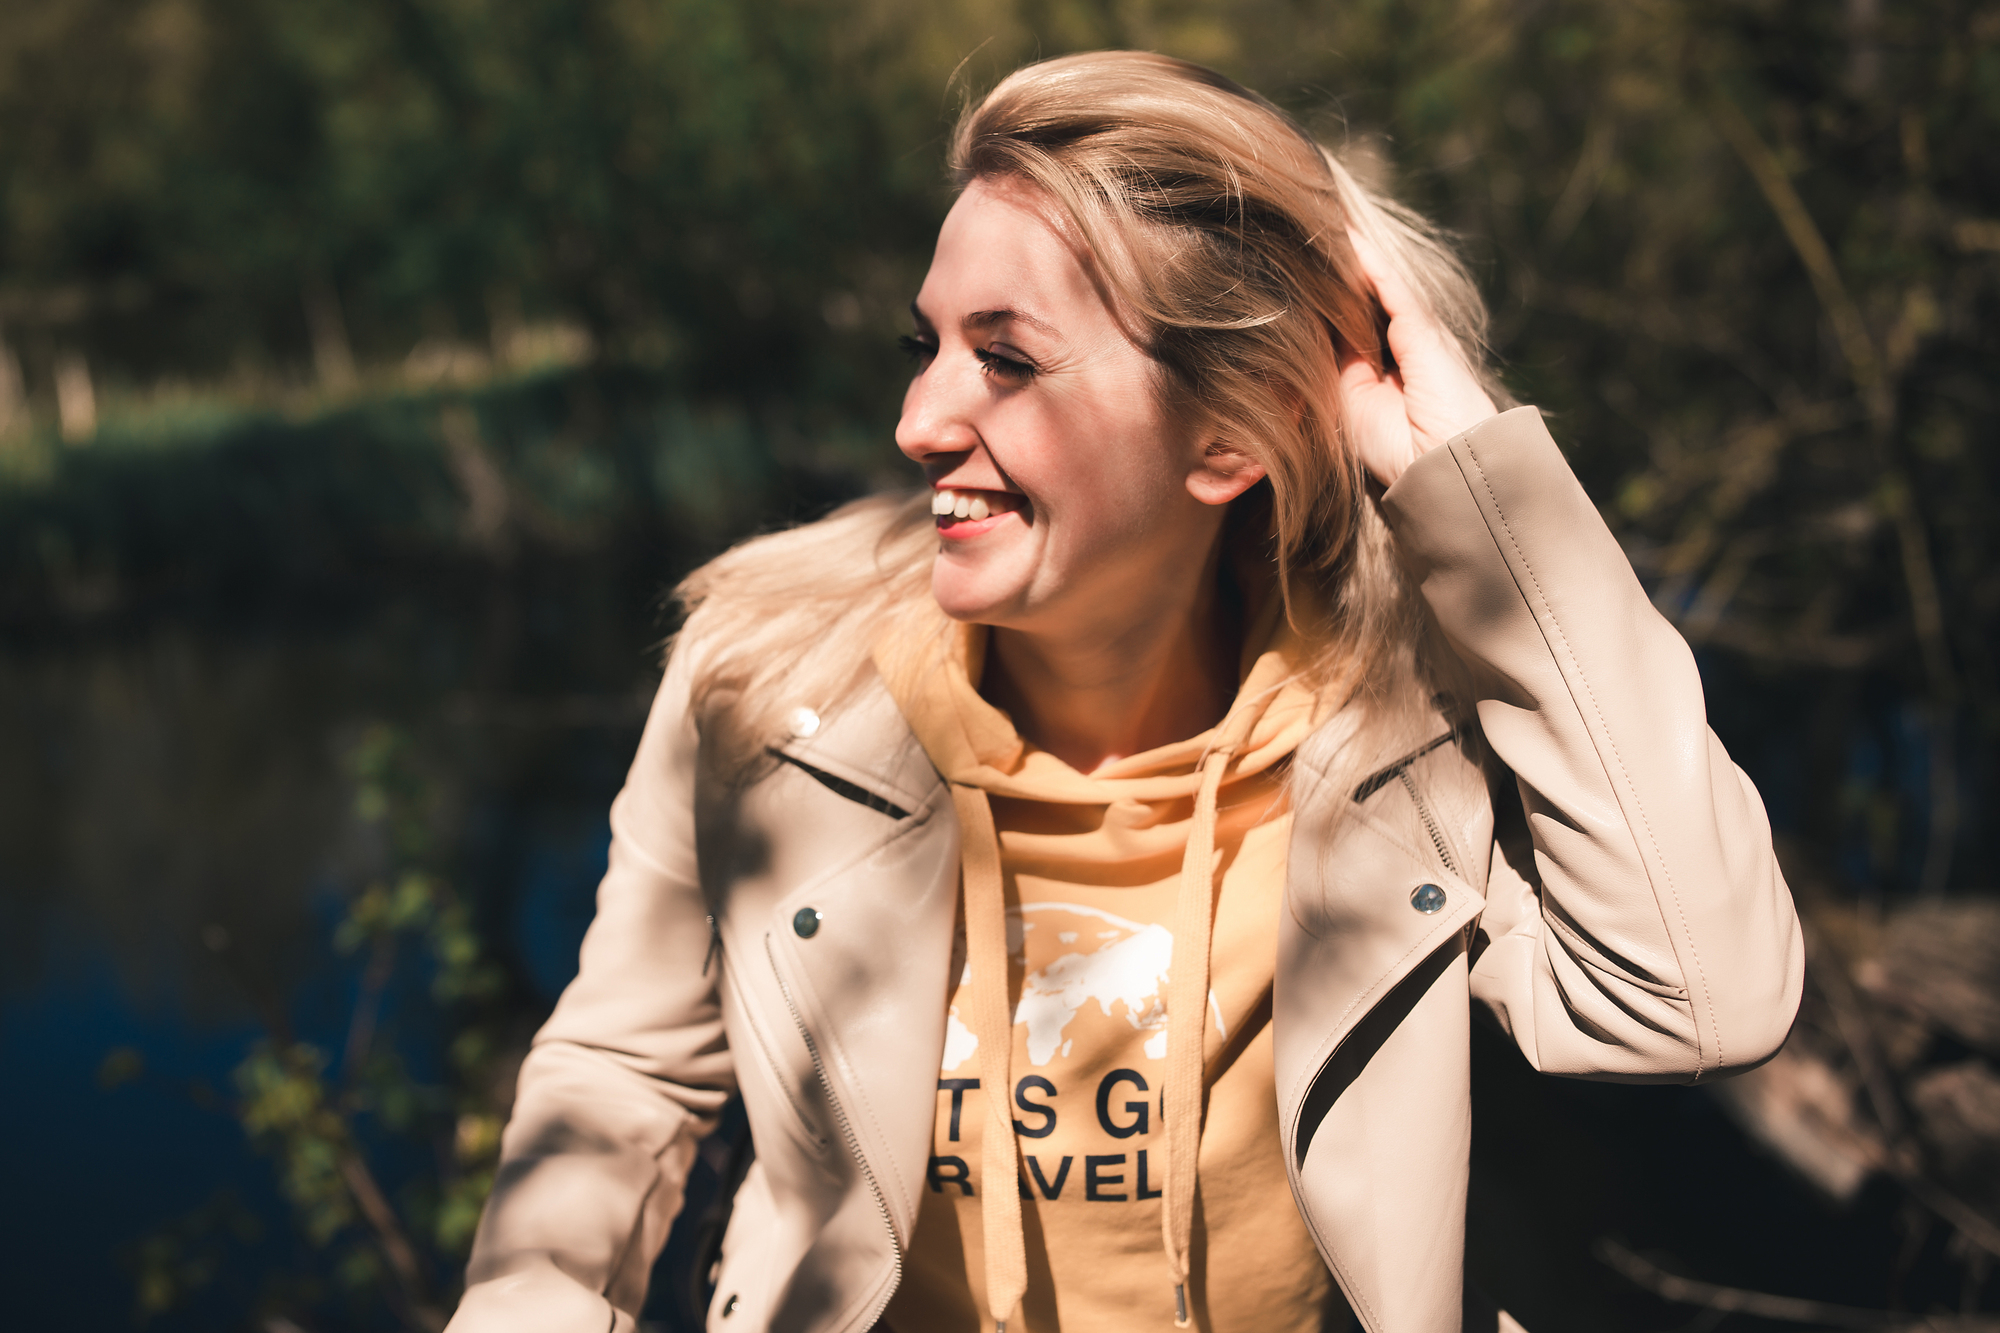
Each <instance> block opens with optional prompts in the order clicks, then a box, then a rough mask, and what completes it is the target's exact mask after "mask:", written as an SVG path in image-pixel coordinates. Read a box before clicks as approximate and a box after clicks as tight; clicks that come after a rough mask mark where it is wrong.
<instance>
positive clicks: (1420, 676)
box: [678, 51, 1504, 767]
mask: <svg viewBox="0 0 2000 1333" xmlns="http://www.w3.org/2000/svg"><path fill="white" fill-rule="evenodd" d="M951 170H952V174H953V177H954V179H955V180H956V182H957V184H958V186H959V187H960V188H961V189H962V188H964V186H966V185H967V184H969V183H970V182H972V181H974V180H977V179H982V178H988V179H1006V180H1010V181H1014V182H1018V183H1021V184H1024V185H1027V186H1029V187H1032V188H1033V189H1034V190H1036V191H1038V192H1039V193H1040V195H1042V196H1043V197H1045V198H1046V199H1047V200H1048V201H1049V202H1050V203H1052V204H1053V206H1054V210H1055V214H1056V220H1057V221H1058V222H1059V223H1060V224H1062V225H1064V226H1066V228H1067V229H1068V230H1069V231H1070V232H1071V233H1072V234H1073V236H1074V237H1075V238H1076V240H1077V241H1078V242H1079V243H1080V245H1081V248H1082V250H1083V252H1084V253H1085V255H1086V256H1087V258H1088V260H1089V262H1090V263H1091V265H1092V266H1093V270H1094V275H1095V276H1096V278H1097V280H1098V281H1099V282H1100V283H1101V284H1102V286H1103V288H1104V290H1105V292H1106V294H1107V297H1108V298H1109V300H1110V303H1111V305H1112V308H1113V310H1114V311H1115V312H1116V313H1117V314H1118V316H1119V317H1120V319H1121V320H1122V321H1123V322H1124V323H1125V324H1126V326H1127V331H1128V333H1129V334H1130V335H1131V336H1132V337H1133V338H1134V341H1135V342H1136V343H1137V344H1138V345H1139V346H1140V347H1142V348H1143V349H1144V350H1146V351H1147V352H1148V353H1149V354H1150V355H1151V356H1152V357H1153V358H1154V359H1155V360H1156V361H1157V362H1158V363H1159V365H1160V367H1161V369H1162V372H1163V374H1162V384H1163V389H1162V391H1163V393H1164V394H1166V395H1167V396H1168V398H1169V399H1170V401H1171V402H1172V403H1173V405H1174V406H1176V407H1177V408H1178V409H1180V410H1182V411H1187V412H1192V413H1196V414H1198V417H1199V419H1200V420H1201V421H1202V422H1203V424H1204V427H1205V428H1206V429H1208V430H1211V431H1213V432H1215V433H1216V435H1217V436H1218V437H1219V438H1221V439H1224V440H1226V441H1227V442H1229V443H1230V444H1232V445H1234V446H1235V447H1236V448H1238V449H1241V450H1242V451H1243V452H1245V453H1247V454H1249V455H1250V456H1252V457H1254V458H1255V459H1257V461H1259V462H1261V463H1262V464H1263V465H1264V467H1265V469H1266V475H1267V478H1268V484H1267V485H1260V486H1258V487H1257V488H1255V490H1254V491H1253V492H1252V493H1251V494H1249V495H1246V496H1244V497H1242V498H1241V499H1239V500H1237V501H1236V502H1235V505H1236V507H1237V508H1238V509H1239V510H1241V511H1243V513H1242V514H1241V515H1240V517H1242V518H1246V519H1248V520H1249V522H1248V523H1247V524H1245V523H1242V522H1235V523H1232V525H1231V526H1232V537H1231V540H1232V541H1233V542H1235V543H1236V544H1237V547H1238V549H1237V551H1236V552H1235V553H1234V554H1235V556H1236V558H1237V559H1238V560H1241V559H1243V558H1245V557H1246V556H1247V557H1248V558H1251V559H1253V560H1259V561H1262V562H1266V563H1267V565H1268V566H1269V567H1270V568H1271V569H1272V570H1273V572H1274V574H1275V577H1276V579H1277V585H1278V588H1279V590H1280V592H1281V593H1282V595H1283V596H1284V599H1285V604H1286V607H1287V609H1288V612H1289V613H1290V614H1291V615H1292V616H1293V623H1294V625H1295V626H1296V627H1297V628H1298V630H1299V631H1300V633H1301V635H1302V637H1303V639H1304V641H1305V642H1306V643H1307V645H1309V648H1310V657H1309V660H1308V661H1307V662H1305V663H1303V664H1301V665H1302V670H1303V671H1304V673H1305V674H1306V675H1307V676H1308V677H1309V679H1310V682H1311V683H1312V684H1313V685H1314V686H1315V687H1317V688H1319V689H1321V690H1322V691H1324V692H1327V694H1328V695H1329V696H1330V699H1329V701H1330V702H1335V703H1340V702H1351V703H1356V704H1360V705H1362V706H1363V711H1364V715H1365V717H1364V721H1365V722H1366V725H1364V726H1362V727H1359V728H1347V729H1343V730H1344V731H1345V732H1346V734H1348V735H1349V736H1350V738H1351V739H1353V740H1365V741H1366V742H1367V743H1364V744H1361V745H1358V746H1357V745H1353V744H1349V745H1347V746H1344V747H1343V748H1344V749H1347V750H1349V751H1351V752H1352V755H1353V759H1352V762H1353V764H1354V765H1356V766H1357V767H1359V766H1365V765H1366V764H1367V763H1369V762H1373V761H1374V760H1376V759H1379V758H1380V757H1382V756H1383V755H1384V754H1386V753H1388V752H1390V751H1393V750H1394V748H1395V747H1396V746H1397V745H1399V744H1402V743H1404V742H1406V741H1409V740H1411V739H1412V738H1413V737H1414V732H1413V731H1412V728H1414V727H1417V726H1421V725H1422V720H1423V719H1424V718H1426V717H1427V716H1428V715H1429V712H1430V710H1429V708H1428V707H1426V706H1425V705H1426V704H1427V703H1428V702H1429V699H1430V696H1431V693H1432V691H1433V690H1434V689H1436V688H1438V686H1439V684H1440V681H1439V680H1438V676H1439V672H1440V670H1441V669H1442V664H1443V663H1444V662H1446V661H1447V660H1448V655H1445V654H1438V653H1434V652H1430V651H1426V650H1425V641H1426V640H1427V639H1428V638H1429V632H1428V628H1427V627H1428V617H1427V616H1426V615H1425V614H1424V613H1423V610H1422V607H1421V602H1420V600H1419V599H1418V598H1417V597H1416V596H1415V594H1414V592H1413V590H1412V589H1411V588H1410V587H1409V586H1408V583H1407V580H1406V579H1405V578H1404V577H1403V576H1402V574H1401V572H1400V570H1399V569H1398V567H1397V564H1396V562H1395V560H1394V558H1393V551H1392V548H1391V544H1390V537H1389V533H1388V530H1387V528H1386V526H1385V525H1384V523H1383V521H1382V519H1381V516H1380V515H1379V513H1378V512H1377V511H1376V508H1375V506H1374V504H1373V503H1372V502H1371V501H1370V499H1369V496H1368V489H1367V487H1368V482H1367V478H1366V476H1365V474H1364V471H1363V469H1362V466H1361V463H1360V460H1359V457H1358V455H1357V454H1356V452H1355V451H1354V450H1353V449H1352V448H1350V447H1349V446H1348V443H1347V440H1346V437H1345V431H1344V419H1343V414H1342V405H1341V396H1340V389H1339V378H1338V376H1339V371H1338V363H1337V360H1336V352H1338V353H1339V354H1341V355H1359V356H1363V357H1368V358H1371V359H1380V358H1382V357H1384V356H1385V355H1386V350H1385V348H1384V346H1383V343H1382V338H1381V331H1382V328H1383V327H1384V324H1385V320H1386V317H1385V316H1384V315H1383V313H1382V311H1381V308H1380V306H1379V305H1378V304H1377V303H1376V301H1375V300H1374V298H1373V296H1372V294H1371V293H1370V292H1369V291H1368V288H1367V285H1366V282H1365V279H1364V278H1363V276H1362V272H1361V268H1360V264H1359V262H1358V261H1357V259H1356V257H1355V251H1354V245H1353V241H1352V240H1351V235H1358V236H1360V237H1361V238H1363V239H1364V240H1366V241H1367V242H1368V243H1369V244H1371V245H1372V246H1373V247H1374V249H1375V250H1376V251H1377V252H1378V253H1379V254H1380V255H1382V256H1383V257H1384V259H1385V261H1386V262H1387V263H1388V264H1389V265H1390V266H1391V267H1393V268H1394V269H1395V270H1396V271H1397V272H1398V273H1400V274H1401V275H1402V277H1403V278H1404V279H1405V281H1406V282H1408V283H1409V285H1410V286H1411V288H1412V289H1413V290H1415V291H1416V292H1417V294H1418V295H1419V297H1420V298H1421V299H1422V300H1423V301H1424V302H1425V303H1426V304H1427V306H1428V307H1429V309H1430V311H1431V313H1432V315H1433V317H1434V318H1436V319H1437V320H1438V321H1439V322H1440V323H1441V324H1442V325H1443V327H1444V328H1445V330H1446V331H1447V332H1448V333H1449V334H1450V335H1451V336H1452V337H1453V339H1454V340H1455V342H1456V344H1457V346H1458V348H1459V349H1460V351H1461V353H1462V354H1463V356H1464V359H1465V362H1466V364H1467V365H1468V366H1469V367H1471V368H1473V369H1474V370H1475V371H1476V372H1478V373H1481V374H1482V376H1484V377H1485V378H1486V379H1487V380H1488V382H1489V385H1490V386H1491V387H1493V388H1494V389H1495V390H1496V391H1497V387H1498V386H1497V385H1492V384H1491V377H1490V375H1486V374H1485V371H1484V357H1483V346H1484V344H1483V335H1484V331H1485V320H1486V312H1485V307H1484V304H1483V303H1482V302H1481V300H1480V298H1479V294H1478V290H1477V288H1476V287H1475V286H1474V284H1473V282H1472V279H1471V277H1470V275H1469V274H1468V273H1467V271H1466V269H1465V267H1464V265H1463V264H1462V263H1461V262H1460V261H1459V259H1458V257H1457V256H1456V255H1455V254H1454V253H1453V251H1452V250H1451V248H1450V247H1449V245H1447V244H1446V242H1445V240H1444V239H1443V237H1442V236H1441V235H1440V234H1439V232H1438V231H1437V229H1435V228H1434V227H1432V226H1431V225H1430V224H1428V223H1427V222H1426V221H1425V220H1424V219H1423V218H1421V217H1419V216H1418V215H1417V214H1416V213H1414V212H1412V211H1411V210H1410V209H1408V208H1405V207H1403V206H1402V205H1400V204H1398V203H1396V202H1394V201H1392V200H1390V199H1387V198H1385V197H1383V196H1382V195H1380V194H1378V193H1376V192H1374V191H1372V190H1370V189H1369V188H1368V187H1366V186H1365V185H1363V184H1362V183H1361V182H1360V181H1358V180H1356V179H1355V177H1354V175H1353V174H1352V173H1351V172H1349V171H1348V170H1347V168H1346V167H1345V166H1343V165H1342V163H1341V161H1340V159H1339V157H1338V156H1337V155H1335V154H1334V153H1333V152H1331V151H1329V150H1327V149H1325V148H1323V147H1321V146H1320V145H1319V144H1317V143H1315V142H1314V141H1313V139H1312V137H1311V136H1310V135H1309V134H1307V133H1306V131H1305V130H1304V129H1303V128H1301V127H1300V125H1299V124H1298V123H1297V122H1296V121H1294V120H1293V119H1291V118H1290V117H1289V116H1287V115H1285V113H1284V112H1282V111H1280V110H1278V108H1276V107H1275V106H1273V105H1272V104H1271V103H1269V102H1267V101H1265V100H1264V99H1263V98H1261V97H1259V96H1257V95H1256V94H1255V93H1252V92H1250V91H1249V90H1248V89H1246V88H1243V87H1241V86H1240V85H1238V84H1236V83H1234V82H1232V81H1231V80H1229V79H1227V78H1224V77H1223V76H1222V75H1220V74H1217V73H1215V72H1214V71H1212V70H1208V69H1204V68H1202V67H1201V66H1198V65H1193V64H1189V63H1188V62H1186V61H1181V60H1175V59H1172V58H1170V57H1167V56H1161V55H1153V54H1149V53H1145V52H1133V51H1104V52H1095V53H1091V54H1086V55H1075V56H1065V57H1062V58H1059V59H1055V60H1049V61H1044V62H1042V63H1039V64H1034V65H1029V66H1026V67H1025V68H1022V69H1020V70H1017V71H1015V72H1014V73H1013V74H1012V75H1010V76H1008V78H1006V79H1005V80H1003V81H1002V82H1001V83H1000V84H999V86H998V87H996V88H994V89H993V90H992V92H990V93H989V94H987V96H986V97H985V98H984V99H983V100H982V101H980V102H979V103H978V104H977V105H975V106H972V107H970V108H969V109H968V110H967V111H966V113H965V114H964V115H963V116H962V117H961V118H960V121H959V124H958V128H957V130H956V132H955V134H954V135H953V139H952V148H951ZM1496 397H1504V395H1500V394H1498V393H1497V392H1496ZM925 498H927V497H925ZM1233 517H1237V516H1233ZM1246 527H1247V528H1248V531H1245V529H1246ZM935 549H936V546H935V539H934V534H933V530H932V522H931V519H930V515H929V509H928V506H927V505H925V504H924V503H923V502H922V501H921V500H919V501H916V502H910V501H900V502H899V501H894V500H889V499H880V498H878V499H874V500H866V501H862V502H859V503H858V504H856V505H851V506H849V507H847V508H845V509H843V510H841V511H839V512H838V513H836V514H834V515H833V516H832V517H830V518H828V519H825V520H823V521H822V522H820V523H817V524H813V525H810V526H808V527H804V528H799V529H795V530H793V531H790V532H784V533H779V534H776V535H773V536H768V537H761V538H758V539H755V540H753V541H751V542H748V543H746V544H744V545H742V546H740V547H737V548H736V549H735V550H733V551H730V552H729V553H727V554H726V555H723V556H722V557H720V558H719V559H717V560H715V561H713V562H711V563H710V564H708V565H706V566H704V567H703V568H702V569H700V570H697V571H696V572H695V573H694V574H692V575H690V576H689V577H688V579H687V580H686V581H685V582H683V583H682V584H681V586H680V588H679V590H678V595H679V596H680V598H681V600H682V601H683V603H684V604H685V605H686V606H687V607H688V609H689V616H688V619H687V622H686V626H685V628H684V630H683V632H682V635H681V641H682V642H683V643H684V644H687V645H690V646H693V647H695V650H696V651H697V652H699V654H700V657H699V660H698V664H697V666H696V669H695V677H694V678H695V696H696V705H697V709H698V713H699V714H700V715H701V716H703V717H704V718H705V719H709V720H710V722H711V725H719V726H720V727H721V728H722V733H723V734H722V739H723V742H724V744H723V746H722V749H723V751H724V752H726V754H727V755H728V756H729V757H728V758H727V759H726V760H725V762H726V763H730V764H732V765H741V764H743V763H746V762H748V761H751V760H753V759H754V757H755V756H756V755H757V754H759V753H761V750H762V747H763V745H764V744H766V743H767V742H768V739H769V738H770V737H772V736H775V735H776V734H777V724H778V721H779V719H780V718H781V717H782V716H783V715H784V713H785V712H786V711H787V710H788V709H790V708H792V707H794V706H796V705H797V704H799V703H802V702H809V703H811V704H812V706H814V707H815V708H819V709H820V710H822V711H825V710H827V709H828V708H831V707H837V706H838V704H839V703H840V702H841V701H843V700H845V699H847V698H849V697H851V695H852V693H853V691H854V690H855V689H856V688H858V687H859V685H860V684H861V683H862V682H863V681H864V680H865V679H866V676H867V663H868V660H869V650H870V647H871V645H872V644H873V642H874V641H875V639H876V637H877V636H878V635H879V634H880V633H881V632H882V630H883V629H884V627H885V625H886V623H887V622H888V621H889V620H890V619H891V618H892V617H896V616H913V617H921V616H924V615H926V614H928V615H930V616H931V617H934V618H935V619H937V620H938V621H939V622H940V624H941V623H942V618H943V617H942V612H940V611H938V610H937V608H936V607H935V604H934V603H932V602H931V599H930V598H929V596H928V595H927V593H928V587H929V581H928V574H929V569H930V563H931V560H932V557H933V555H934V552H935Z"/></svg>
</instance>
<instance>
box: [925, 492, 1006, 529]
mask: <svg viewBox="0 0 2000 1333" xmlns="http://www.w3.org/2000/svg"><path fill="white" fill-rule="evenodd" d="M999 512H1001V511H1000V508H999V507H998V506H996V505H995V504H994V503H993V502H992V501H990V500H988V499H987V498H986V497H985V496H983V495H976V494H972V493H969V492H966V491H952V490H940V491H935V492H933V493H932V494H931V513H933V514H935V515H937V516H938V517H939V518H965V519H971V520H972V521H973V522H975V523H977V522H978V521H979V520H980V519H982V518H990V517H992V516H993V515H994V514H997V513H999Z"/></svg>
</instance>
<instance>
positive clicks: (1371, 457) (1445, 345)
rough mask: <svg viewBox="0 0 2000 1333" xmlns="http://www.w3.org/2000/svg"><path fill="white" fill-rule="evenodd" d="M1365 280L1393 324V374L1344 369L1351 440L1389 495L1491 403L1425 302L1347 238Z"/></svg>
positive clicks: (1364, 367) (1360, 359)
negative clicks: (1419, 463)
mask: <svg viewBox="0 0 2000 1333" xmlns="http://www.w3.org/2000/svg"><path fill="white" fill-rule="evenodd" d="M1349 236H1350V238H1351V239H1352V240H1353V242H1354V252H1355V255H1356V257H1357V258H1359V259H1360V261H1361V269H1362V272H1364V273H1365V274H1367V276H1368V281H1369V283H1370V285H1372V286H1373V287H1374V289H1375V299H1376V300H1377V301H1379V302H1381V305H1382V309H1383V311H1384V312H1385V313H1386V314H1387V315H1388V316H1389V331H1388V335H1387V337H1388V343H1389V355H1390V356H1391V357H1392V358H1394V362H1395V369H1393V370H1389V371H1386V372H1385V371H1384V370H1383V368H1382V367H1381V366H1380V365H1379V364H1377V363H1376V362H1375V361H1372V360H1370V359H1368V358H1367V357H1364V356H1357V355H1351V354H1350V355H1347V356H1343V357H1342V358H1341V362H1340V389H1341V395H1342V398H1343V399H1344V402H1343V404H1342V406H1343V408H1344V412H1345V416H1346V420H1347V432H1348V438H1349V440H1351V441H1352V442H1353V446H1354V449H1355V452H1356V453H1358V454H1359V455H1360V456H1361V463H1362V466H1363V467H1366V468H1367V469H1368V473H1369V475H1370V476H1372V477H1374V478H1375V480H1377V481H1379V482H1380V483H1382V485H1383V486H1384V487H1388V486H1393V485H1395V484H1396V479H1397V478H1398V477H1400V476H1402V475H1403V469H1404V468H1406V467H1408V466H1409V465H1410V464H1411V463H1414V462H1415V461H1416V460H1417V459H1418V458H1419V457H1421V456H1422V455H1424V454H1426V453H1428V452H1430V451H1431V450H1432V449H1435V448H1437V447H1438V446H1439V445H1441V444H1443V443H1444V442H1445V441H1446V440H1449V439H1450V438H1451V437H1452V436H1454V435H1456V434H1458V433H1459V432H1460V431H1462V430H1465V429H1466V428H1467V427H1469V426H1475V425H1478V424H1479V423H1480V422H1482V421H1484V420H1485V419H1486V418H1488V417H1490V416H1492V415H1493V413H1494V410H1495V409H1494V406H1493V399H1492V398H1490V397H1489V396H1488V395H1487V393H1486V390H1485V389H1484V388H1482V387H1481V386H1480V383H1479V377H1478V376H1477V375H1475V374H1474V373H1473V371H1472V368H1471V367H1470V366H1468V365H1467V364H1466V363H1465V356H1464V354H1463V353H1462V352H1461V351H1460V350H1459V346H1458V343H1457V342H1456V341H1455V340H1454V339H1453V338H1452V337H1451V335H1450V334H1449V333H1447V332H1446V331H1445V330H1444V328H1443V327H1442V326H1440V325H1439V324H1438V322H1437V321H1436V320H1435V319H1433V318H1432V317H1431V314H1430V311H1429V310H1428V309H1427V308H1426V307H1425V305H1424V302H1423V300H1422V298H1420V297H1419V296H1418V295H1417V293H1416V292H1415V291H1413V290H1412V289H1411V287H1410V285H1409V283H1407V282H1406V281H1404V279H1403V275H1402V274H1400V273H1398V272H1396V271H1395V270H1394V269H1393V268H1391V267H1390V266H1389V265H1388V263H1387V262H1386V261H1385V260H1384V259H1383V258H1382V254H1381V252H1380V251H1379V250H1377V249H1376V248H1375V247H1374V246H1372V245H1370V244H1369V243H1368V242H1367V241H1365V240H1363V239H1362V238H1361V237H1360V236H1359V235H1357V234H1355V233H1352V232H1350V233H1349Z"/></svg>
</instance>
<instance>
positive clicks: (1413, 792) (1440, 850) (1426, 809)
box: [1396, 768, 1465, 879]
mask: <svg viewBox="0 0 2000 1333" xmlns="http://www.w3.org/2000/svg"><path fill="white" fill-rule="evenodd" d="M1396 776H1397V777H1398V778H1399V779H1401V780H1402V783H1403V787H1404V789H1405V790H1407V791H1408V792H1409V793H1410V800H1411V801H1412V802H1414V803H1415V805H1416V807H1417V818H1419V819H1421V820H1423V821H1424V831H1425V832H1426V833H1429V834H1430V835H1431V845H1432V846H1433V847H1435V848H1437V854H1438V859H1439V860H1441V861H1443V862H1444V868H1445V869H1446V870H1449V871H1450V872H1451V873H1452V874H1454V875H1457V876H1458V877H1459V878H1460V879H1464V878H1465V874H1464V872H1463V871H1461V870H1460V869H1459V868H1458V859H1457V858H1456V857H1454V856H1453V855H1452V854H1451V847H1450V845H1449V844H1447V843H1446V842H1445V840H1444V833H1443V831H1442V830H1440V829H1439V828H1438V825H1437V820H1435V819H1433V818H1431V808H1430V806H1429V805H1428V804H1426V803H1425V801H1424V794H1423V792H1421V791H1420V790H1418V788H1417V780H1416V779H1415V778H1414V777H1411V776H1410V770H1409V769H1408V768H1405V769H1403V770H1402V771H1401V772H1400V773H1398V774H1396Z"/></svg>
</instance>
